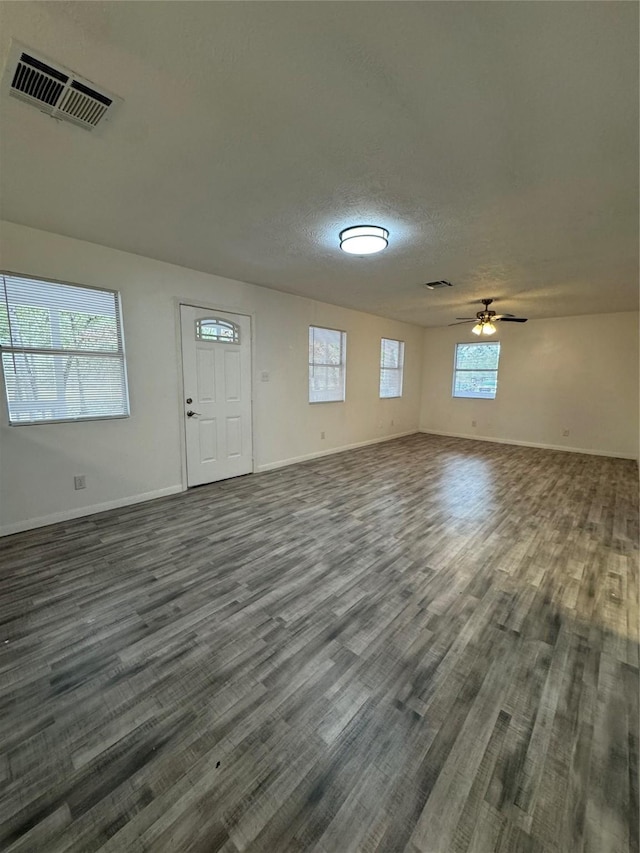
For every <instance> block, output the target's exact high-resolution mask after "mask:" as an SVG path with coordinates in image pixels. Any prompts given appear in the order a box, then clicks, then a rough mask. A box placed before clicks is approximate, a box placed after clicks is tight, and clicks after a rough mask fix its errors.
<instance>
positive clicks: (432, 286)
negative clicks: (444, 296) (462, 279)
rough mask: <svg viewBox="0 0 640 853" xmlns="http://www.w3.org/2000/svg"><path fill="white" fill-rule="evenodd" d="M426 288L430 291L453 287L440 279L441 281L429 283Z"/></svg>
mask: <svg viewBox="0 0 640 853" xmlns="http://www.w3.org/2000/svg"><path fill="white" fill-rule="evenodd" d="M424 286H425V287H427V288H428V289H429V290H440V288H441V287H453V285H452V284H451V282H450V281H447V280H446V279H444V278H443V279H440V281H427V282H425V285H424Z"/></svg>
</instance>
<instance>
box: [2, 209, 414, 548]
mask: <svg viewBox="0 0 640 853" xmlns="http://www.w3.org/2000/svg"><path fill="white" fill-rule="evenodd" d="M0 234H1V238H2V240H1V257H0V264H1V266H2V268H3V269H6V270H10V271H12V272H18V273H23V274H28V275H34V276H42V277H46V278H54V279H60V280H62V281H70V282H77V283H81V284H89V285H95V286H104V287H109V288H115V289H117V290H119V291H120V292H121V294H122V303H123V315H124V331H125V341H126V351H127V367H128V377H129V392H130V399H131V417H130V418H127V419H124V420H110V421H93V422H83V423H75V424H42V425H33V426H21V427H9V426H7V420H8V419H7V414H6V407H5V403H4V393H2V395H1V396H2V398H3V402H2V406H3V409H2V411H1V412H0V533H10V532H14V531H16V530H20V529H26V528H28V527H33V526H37V525H39V524H43V523H50V522H53V521H57V520H61V519H63V518H70V517H73V516H78V515H84V514H86V513H88V512H90V511H95V510H97V509H98V510H99V509H104V508H107V507H109V506H120V505H124V504H126V503H132V502H134V501H136V500H138V499H141V498H142V499H144V497H153V496H157V495H161V494H169V493H171V492H175V491H179V490H181V489H182V488H183V484H182V457H181V433H182V429H183V420H182V419H183V415H182V404H181V400H180V396H179V390H178V389H179V384H178V378H179V371H180V364H179V354H178V348H177V342H176V314H177V303H178V300H179V299H184V300H187V301H191V302H193V303H195V304H202V305H204V306H211V307H217V308H219V309H224V310H227V311H232V312H233V311H235V312H238V313H250V314H253V317H254V371H253V372H254V457H255V463H256V467H257V469H258V470H266V469H268V468H271V467H277V466H278V465H280V464H282V463H286V462H287V461H291V460H296V459H299V458H304V457H310V456H313V455H318V454H321V453H323V452H330V451H331V450H336V449H338V448H344V447H348V446H351V445H357V444H359V443H365V442H369V441H372V440H376V439H380V438H383V437H391V436H393V435H400V434H406V433H410V432H415V431H417V429H418V416H419V409H420V379H421V377H420V373H421V368H422V338H423V331H424V330H423V329H422V328H419V327H416V326H411V325H408V324H405V323H399V322H396V321H393V320H385V319H383V318H380V317H374V316H372V315H369V314H363V313H359V312H357V311H350V310H347V309H344V308H338V307H336V306H333V305H327V304H324V303H321V302H315V301H312V300H309V299H304V298H301V297H297V296H291V295H289V294H284V293H278V292H276V291H273V290H268V289H266V288H262V287H256V286H253V285H249V284H243V283H241V282H237V281H231V280H229V279H223V278H219V277H217V276H212V275H207V274H205V273H200V272H196V271H194V270H189V269H185V268H183V267H177V266H172V265H170V264H165V263H161V262H159V261H153V260H150V259H148V258H143V257H140V256H138V255H132V254H128V253H125V252H118V251H115V250H113V249H107V248H104V247H101V246H97V245H95V244H92V243H85V242H82V241H79V240H72V239H69V238H67V237H61V236H59V235H55V234H50V233H47V232H44V231H37V230H34V229H31V228H25V227H23V226H19V225H14V224H11V223H1V232H0ZM310 324H317V325H326V326H331V327H334V328H339V329H343V330H344V331H346V332H347V400H346V402H345V403H324V404H316V405H309V403H308V402H307V399H308V394H307V383H308V373H307V361H308V327H309V325H310ZM381 337H390V338H399V339H401V340H404V341H405V343H406V347H405V377H404V396H403V397H402V398H401V399H398V400H380V399H379V397H378V380H379V376H378V365H379V359H380V338H381ZM262 371H268V372H269V374H270V381H269V382H261V381H259V377H260V374H261V372H262ZM392 420H393V422H394V423H393V425H392V424H391V421H392ZM321 431H325V433H326V438H325V440H322V439H321V438H320V432H321ZM74 474H86V477H87V488H86V490H84V491H74V489H73V476H74Z"/></svg>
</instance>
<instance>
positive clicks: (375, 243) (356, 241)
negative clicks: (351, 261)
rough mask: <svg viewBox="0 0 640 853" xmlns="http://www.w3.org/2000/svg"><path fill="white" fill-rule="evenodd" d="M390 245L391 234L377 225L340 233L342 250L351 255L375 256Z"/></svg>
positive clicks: (360, 226) (349, 229)
mask: <svg viewBox="0 0 640 853" xmlns="http://www.w3.org/2000/svg"><path fill="white" fill-rule="evenodd" d="M388 245H389V232H388V231H387V229H386V228H379V227H378V226H377V225H356V226H355V227H354V228H345V229H344V231H341V232H340V248H341V249H342V251H343V252H348V253H349V254H350V255H373V254H375V253H376V252H381V251H382V250H383V249H386V248H387V246H388Z"/></svg>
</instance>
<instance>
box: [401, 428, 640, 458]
mask: <svg viewBox="0 0 640 853" xmlns="http://www.w3.org/2000/svg"><path fill="white" fill-rule="evenodd" d="M418 432H423V433H426V434H427V435H446V436H449V437H450V438H469V439H471V440H472V441H489V442H491V443H493V444H515V445H517V446H518V447H539V448H541V449H542V450H564V451H566V452H567V453H587V454H588V455H589V456H612V457H613V458H614V459H634V460H635V459H636V457H635V456H632V455H631V454H626V453H615V452H612V451H610V450H593V449H592V448H589V447H567V446H566V445H564V444H542V443H541V442H538V441H516V440H515V439H512V438H493V437H492V436H487V435H468V434H467V433H464V432H444V431H443V430H439V429H419V430H418Z"/></svg>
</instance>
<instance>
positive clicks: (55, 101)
mask: <svg viewBox="0 0 640 853" xmlns="http://www.w3.org/2000/svg"><path fill="white" fill-rule="evenodd" d="M5 79H8V80H10V84H9V93H10V94H11V95H12V96H13V97H14V98H18V99H19V100H21V101H26V102H27V103H29V104H33V105H34V106H36V107H38V109H39V110H41V111H42V112H44V113H46V114H47V115H50V116H53V117H54V118H58V119H63V120H65V121H71V122H73V123H74V124H77V125H78V126H79V127H84V128H86V129H87V130H93V128H94V127H97V125H98V124H99V123H100V122H101V121H102V120H103V119H104V118H105V117H106V115H107V113H108V112H109V113H110V111H111V110H112V109H113V107H114V106H115V105H116V103H119V102H120V99H119V98H116V97H115V95H111V94H110V93H108V92H106V91H104V90H101V89H98V88H96V87H95V86H94V85H93V84H92V83H89V81H88V80H84V79H83V78H81V77H79V76H78V75H77V74H75V73H74V72H73V71H69V69H67V68H64V67H63V66H60V65H57V64H56V63H53V62H51V61H50V60H45V59H44V57H42V56H38V55H37V54H35V53H34V52H33V51H31V50H29V49H28V48H25V47H24V46H23V45H19V44H17V43H15V42H14V43H13V45H12V49H11V55H10V57H9V63H8V65H7V71H6V73H5Z"/></svg>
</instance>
